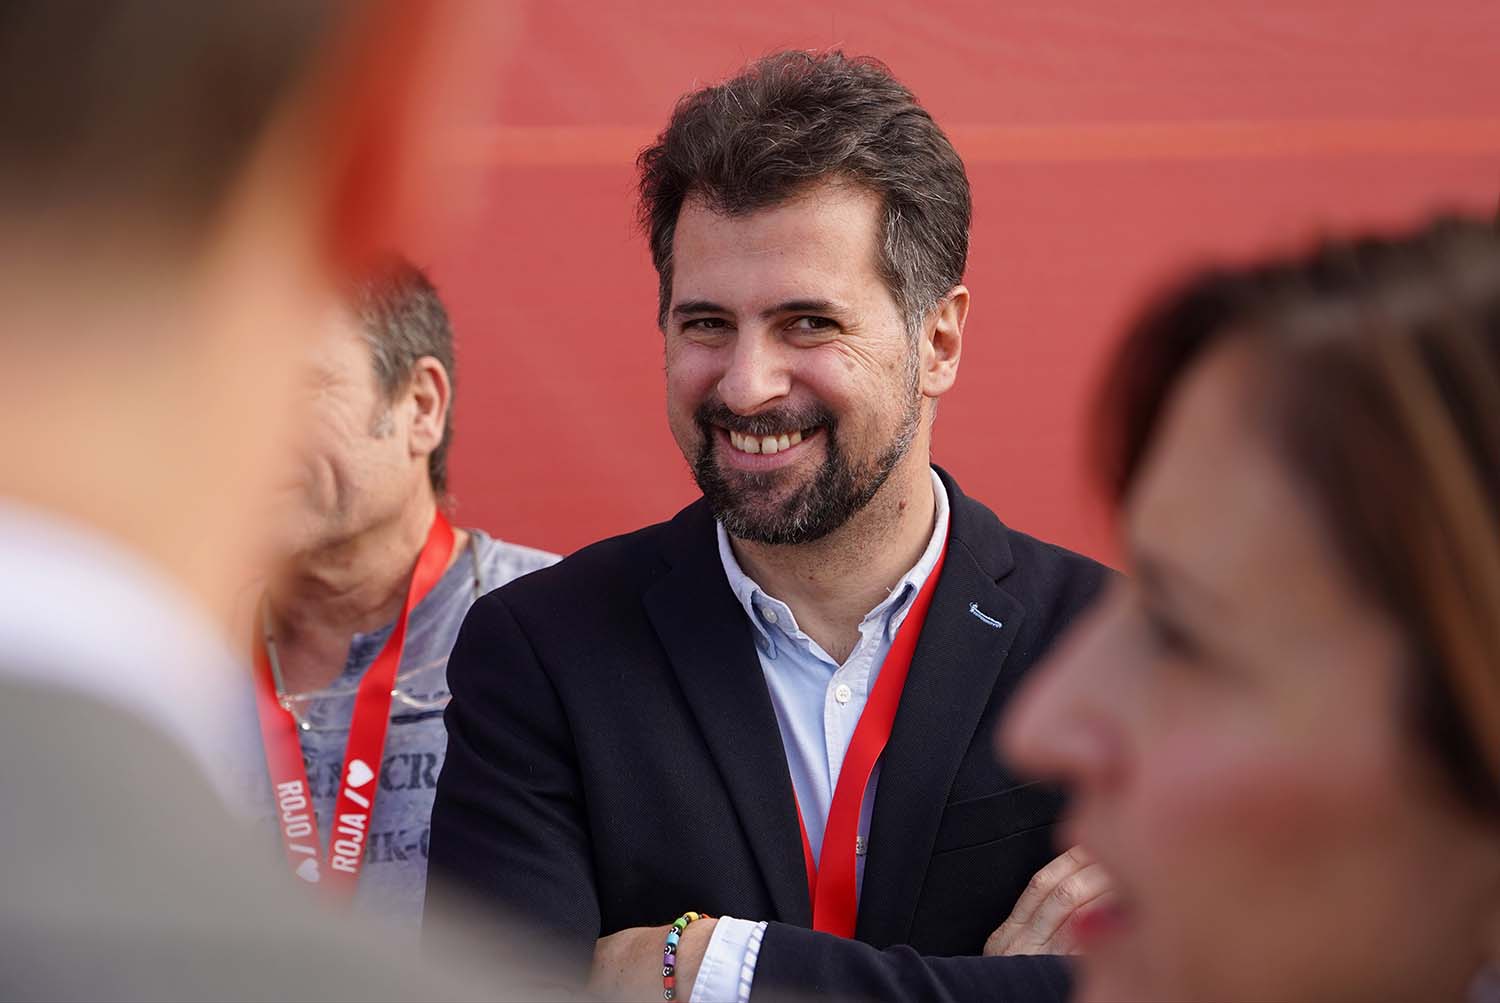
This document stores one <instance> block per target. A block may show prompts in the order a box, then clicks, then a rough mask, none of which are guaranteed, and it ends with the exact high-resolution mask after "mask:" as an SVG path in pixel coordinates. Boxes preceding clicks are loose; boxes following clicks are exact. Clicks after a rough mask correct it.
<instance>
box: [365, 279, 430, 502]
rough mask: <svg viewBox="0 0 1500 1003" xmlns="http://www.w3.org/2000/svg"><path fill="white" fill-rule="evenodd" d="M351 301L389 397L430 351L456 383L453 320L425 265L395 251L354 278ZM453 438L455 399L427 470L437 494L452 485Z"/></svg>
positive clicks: (398, 388) (401, 388) (377, 377)
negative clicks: (451, 455)
mask: <svg viewBox="0 0 1500 1003" xmlns="http://www.w3.org/2000/svg"><path fill="white" fill-rule="evenodd" d="M348 303H349V307H350V309H351V310H352V311H353V313H354V316H355V319H356V320H358V321H359V326H360V329H361V330H362V331H363V332H364V335H365V339H366V340H367V341H368V342H369V344H370V354H371V356H372V358H373V359H374V363H375V377H376V379H377V380H378V381H379V383H380V389H381V390H382V392H384V394H385V396H386V399H387V400H391V399H394V398H395V396H396V395H397V394H398V393H400V392H401V391H402V390H403V389H405V388H406V386H407V385H408V384H409V383H410V382H411V378H412V367H413V366H414V365H416V362H417V360H418V359H420V358H422V357H423V356H427V355H430V356H432V357H433V358H434V359H437V360H438V361H439V362H441V363H442V364H443V368H444V369H445V370H447V373H448V382H449V384H450V385H456V384H457V374H456V373H455V371H454V364H453V326H452V324H451V323H450V322H449V320H448V311H447V310H446V309H445V308H444V307H443V301H442V299H441V298H439V296H438V292H437V289H436V288H435V287H434V286H433V284H432V282H431V281H429V280H428V278H427V276H426V275H425V274H423V272H422V270H421V269H419V268H417V267H416V266H415V265H413V264H412V263H411V262H409V261H407V260H406V259H404V258H401V257H398V256H395V255H391V256H388V257H386V258H383V259H381V260H379V261H376V262H372V263H370V264H368V265H367V266H366V267H365V268H363V269H362V270H361V271H360V273H359V275H358V277H357V278H355V280H354V281H353V282H352V283H350V287H349V290H348ZM452 438H453V405H452V402H451V401H450V402H449V405H448V414H447V416H446V418H445V419H444V423H443V441H442V442H441V443H439V444H438V447H437V449H435V450H433V451H432V454H431V455H430V456H429V457H428V459H427V473H428V477H429V479H430V480H431V481H432V490H433V491H434V493H436V494H437V496H438V498H439V500H441V499H442V498H443V496H444V495H445V494H446V492H447V490H448V444H449V442H450V441H451V440H452Z"/></svg>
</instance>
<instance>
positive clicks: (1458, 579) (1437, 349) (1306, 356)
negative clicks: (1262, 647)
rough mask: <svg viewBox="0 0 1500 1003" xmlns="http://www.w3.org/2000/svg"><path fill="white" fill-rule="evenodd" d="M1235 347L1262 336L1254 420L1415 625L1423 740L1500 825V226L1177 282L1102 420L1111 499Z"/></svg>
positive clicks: (1131, 345) (1397, 618)
mask: <svg viewBox="0 0 1500 1003" xmlns="http://www.w3.org/2000/svg"><path fill="white" fill-rule="evenodd" d="M1230 341H1236V342H1242V343H1245V344H1248V345H1250V346H1253V352H1254V357H1255V358H1256V371H1255V374H1254V376H1253V377H1252V379H1253V380H1254V383H1253V387H1254V390H1253V395H1252V396H1253V401H1252V403H1251V405H1250V409H1251V414H1250V415H1249V418H1250V420H1251V421H1253V422H1255V423H1256V424H1257V425H1258V426H1259V427H1260V428H1262V429H1263V431H1264V433H1265V435H1266V436H1267V441H1268V443H1269V444H1270V446H1271V448H1272V449H1273V450H1274V451H1275V452H1276V454H1277V455H1278V456H1279V457H1280V458H1281V459H1282V460H1283V462H1284V463H1285V464H1286V465H1287V468H1288V469H1289V471H1290V472H1291V473H1292V476H1293V479H1294V481H1295V482H1297V483H1298V484H1299V486H1300V487H1301V488H1302V490H1304V491H1305V492H1306V493H1307V496H1308V497H1309V499H1310V500H1311V501H1312V503H1313V504H1314V506H1315V510H1316V511H1318V512H1319V515H1320V517H1321V520H1322V523H1323V526H1324V529H1325V531H1326V532H1327V534H1328V536H1329V538H1330V539H1331V541H1332V543H1333V547H1334V552H1335V553H1336V554H1338V555H1339V557H1340V558H1341V560H1342V561H1343V562H1344V564H1345V566H1346V567H1347V568H1348V570H1349V572H1350V578H1351V579H1352V581H1353V582H1355V583H1356V588H1358V589H1361V590H1363V592H1364V593H1365V594H1366V596H1367V598H1368V599H1369V600H1371V601H1372V602H1373V603H1374V604H1375V605H1376V606H1377V608H1379V609H1381V610H1382V611H1383V612H1384V613H1385V614H1386V615H1387V616H1389V617H1390V618H1391V621H1392V622H1393V623H1394V624H1396V625H1397V626H1398V627H1399V628H1400V629H1401V631H1402V632H1403V634H1404V638H1405V642H1406V646H1407V665H1406V666H1405V670H1406V680H1407V685H1406V693H1407V696H1408V703H1407V705H1406V710H1407V712H1408V717H1409V722H1410V724H1411V726H1412V727H1413V729H1414V732H1415V734H1416V735H1417V736H1419V739H1420V741H1422V742H1423V743H1425V745H1426V746H1427V747H1428V748H1429V749H1430V750H1431V751H1432V752H1433V753H1434V754H1435V761H1436V763H1437V764H1439V766H1440V768H1441V771H1442V773H1443V774H1444V775H1445V776H1446V777H1447V778H1448V779H1449V780H1450V781H1451V786H1452V788H1453V790H1454V791H1455V792H1456V793H1457V794H1458V796H1459V797H1460V798H1461V799H1462V801H1463V803H1466V804H1468V805H1470V806H1471V807H1472V808H1474V809H1475V810H1477V811H1479V812H1481V813H1484V814H1486V815H1488V816H1490V817H1493V818H1500V234H1496V233H1495V232H1494V229H1493V227H1491V226H1489V225H1486V224H1484V223H1481V222H1479V221H1477V220H1474V221H1462V220H1457V219H1444V220H1439V221H1437V222H1435V223H1433V224H1432V225H1430V226H1428V227H1426V228H1424V229H1422V230H1420V231H1418V232H1416V233H1414V234H1412V235H1410V236H1405V237H1399V238H1394V239H1377V238H1366V239H1358V240H1353V241H1347V242H1343V241H1340V242H1330V243H1326V244H1323V245H1321V246H1319V247H1318V248H1316V249H1315V250H1313V251H1312V252H1311V253H1309V254H1307V255H1305V256H1300V257H1293V258H1288V259H1284V260H1279V261H1273V262H1271V263H1269V264H1264V265H1259V266H1255V267H1249V268H1243V269H1241V268H1231V269H1221V270H1210V271H1207V272H1204V273H1202V274H1199V275H1197V276H1196V277H1193V278H1191V279H1189V280H1188V281H1186V282H1185V283H1183V284H1182V285H1180V286H1178V287H1176V288H1174V289H1172V290H1171V291H1169V292H1168V293H1167V294H1166V295H1165V296H1164V297H1161V298H1160V299H1158V300H1157V301H1156V302H1155V303H1154V304H1152V305H1151V306H1150V307H1148V309H1147V310H1146V311H1145V312H1144V313H1143V315H1142V316H1141V317H1140V319H1139V320H1138V321H1137V322H1136V323H1135V325H1134V326H1133V328H1132V329H1131V331H1130V332H1129V333H1128V335H1127V336H1126V339H1125V341H1124V343H1123V345H1122V347H1121V348H1120V350H1119V353H1118V355H1117V357H1116V358H1115V360H1114V363H1113V371H1112V377H1111V378H1110V379H1109V380H1108V382H1107V384H1106V385H1107V386H1108V387H1109V388H1110V389H1109V391H1107V392H1106V395H1105V396H1104V398H1103V399H1102V406H1101V409H1100V413H1099V415H1098V418H1099V425H1098V433H1099V438H1098V443H1099V445H1100V447H1101V449H1102V452H1103V454H1104V455H1103V457H1102V460H1103V461H1104V462H1103V465H1102V469H1104V470H1106V471H1107V472H1108V476H1109V478H1110V484H1109V486H1110V488H1111V490H1112V492H1113V494H1114V495H1115V497H1116V499H1117V500H1118V501H1124V499H1125V498H1126V496H1127V495H1128V494H1129V492H1130V489H1131V486H1132V483H1133V481H1134V479H1135V477H1136V475H1137V474H1138V472H1139V471H1140V469H1141V466H1142V463H1143V461H1144V459H1145V454H1146V452H1147V450H1148V449H1149V446H1150V443H1151V440H1152V437H1153V433H1154V431H1155V430H1156V428H1157V425H1158V424H1159V422H1160V421H1161V420H1162V418H1163V415H1164V413H1165V411H1166V408H1167V406H1168V404H1169V402H1170V399H1171V397H1172V394H1173V391H1174V389H1176V387H1177V386H1178V384H1179V383H1180V382H1181V381H1182V380H1183V379H1184V377H1185V376H1186V375H1187V373H1188V372H1189V371H1190V370H1191V369H1192V368H1193V365H1194V363H1195V362H1197V361H1198V360H1200V359H1201V358H1203V357H1204V356H1205V354H1206V353H1208V352H1209V351H1211V350H1212V349H1213V348H1215V347H1216V346H1219V345H1221V344H1223V343H1226V342H1230Z"/></svg>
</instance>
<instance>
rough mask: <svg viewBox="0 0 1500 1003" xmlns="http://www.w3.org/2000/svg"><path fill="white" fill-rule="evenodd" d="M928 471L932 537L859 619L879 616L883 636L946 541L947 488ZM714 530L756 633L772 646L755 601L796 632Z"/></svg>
mask: <svg viewBox="0 0 1500 1003" xmlns="http://www.w3.org/2000/svg"><path fill="white" fill-rule="evenodd" d="M928 473H929V474H931V475H932V500H933V507H934V512H933V520H932V522H933V525H932V536H931V538H930V539H928V541H927V548H926V549H925V550H923V551H922V556H921V557H919V558H917V563H916V564H913V565H912V566H911V569H910V570H909V571H907V572H906V574H904V575H902V576H901V578H900V580H898V581H897V582H896V584H895V586H894V587H893V588H892V589H891V591H890V593H889V594H888V595H887V596H886V597H885V599H883V600H881V601H880V602H879V603H878V604H877V605H876V606H875V608H874V609H872V610H870V612H868V613H866V614H865V617H864V619H863V620H862V621H861V624H862V625H863V624H868V623H870V622H871V621H875V620H881V619H883V620H884V630H885V635H886V637H887V638H890V637H892V636H894V635H895V633H896V631H897V630H899V629H900V628H901V623H902V621H904V620H905V619H906V614H907V612H908V611H909V610H910V609H911V604H912V602H913V601H914V600H915V599H916V596H917V593H918V592H920V591H921V589H922V585H923V584H924V583H925V582H926V581H927V576H928V575H930V574H932V569H933V568H934V567H936V566H937V562H938V558H939V557H940V556H942V553H943V545H944V544H945V543H946V542H947V540H948V515H949V501H948V491H947V489H946V488H944V487H943V481H942V478H940V477H938V475H937V471H936V470H933V469H932V468H930V467H929V468H928ZM714 530H715V533H716V535H717V537H718V542H719V561H720V563H721V564H723V566H724V577H725V578H726V579H728V581H729V588H730V591H732V592H733V593H734V597H735V599H737V600H738V601H739V604H740V606H741V608H743V609H744V611H745V615H746V616H747V617H749V619H750V623H751V624H753V625H754V627H755V629H756V631H757V632H759V634H760V636H761V638H762V641H763V642H764V643H766V644H767V645H769V646H771V647H772V648H773V649H774V647H775V643H776V642H775V638H774V637H773V636H772V634H771V632H770V631H769V630H768V629H767V628H766V626H765V624H764V623H763V622H762V619H763V618H762V617H759V616H756V615H755V607H756V605H757V603H758V602H760V603H769V604H771V605H772V606H773V607H774V608H775V609H776V610H778V611H785V612H784V615H779V616H778V620H777V624H776V626H777V629H778V630H779V631H781V632H784V633H786V634H788V635H791V634H794V633H796V632H797V627H796V623H795V621H794V620H793V619H792V613H791V610H790V609H788V608H787V606H786V604H785V603H784V602H782V601H781V600H780V599H777V598H776V597H775V596H773V595H771V594H770V593H768V592H766V591H765V590H764V589H762V588H761V587H760V586H759V585H757V584H756V583H755V581H754V579H752V578H751V577H750V576H749V575H747V574H745V571H744V569H743V568H741V567H740V562H739V560H738V559H737V558H736V557H735V556H734V548H733V547H731V546H730V543H729V533H728V532H727V531H726V530H725V529H724V524H723V523H722V522H717V521H716V522H715V523H714Z"/></svg>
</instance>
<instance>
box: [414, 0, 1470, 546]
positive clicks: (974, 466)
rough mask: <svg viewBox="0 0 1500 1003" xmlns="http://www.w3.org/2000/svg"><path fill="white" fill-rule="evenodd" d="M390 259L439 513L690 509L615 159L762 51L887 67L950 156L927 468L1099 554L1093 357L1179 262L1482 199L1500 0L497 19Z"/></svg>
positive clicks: (639, 253)
mask: <svg viewBox="0 0 1500 1003" xmlns="http://www.w3.org/2000/svg"><path fill="white" fill-rule="evenodd" d="M508 18H509V31H508V36H509V37H508V39H507V40H506V43H505V44H504V45H502V46H500V47H499V48H498V49H497V51H496V52H495V53H494V58H493V60H492V63H491V67H492V74H491V75H490V77H489V78H488V79H486V80H485V81H484V87H485V88H489V87H491V86H493V95H490V94H488V93H486V94H483V95H479V98H480V99H479V100H476V101H475V102H473V104H474V107H475V108H476V109H477V110H476V111H473V112H466V120H465V121H464V122H463V123H462V124H461V125H460V126H459V127H457V128H456V130H455V131H454V133H453V135H452V137H451V142H448V143H446V144H445V147H444V149H445V153H444V159H443V162H442V164H441V170H440V172H439V176H440V181H439V183H440V184H442V185H443V187H444V191H445V193H447V194H452V193H461V195H460V196H459V198H460V202H459V210H460V211H459V214H458V215H459V219H458V222H459V227H458V231H457V238H458V239H456V240H455V239H452V236H453V235H452V234H449V239H447V240H445V241H443V242H441V243H439V242H437V241H435V240H434V241H430V242H428V244H429V245H430V246H423V241H422V240H420V239H418V240H417V241H416V242H415V244H414V246H413V247H411V248H409V250H410V252H411V253H412V255H413V257H415V258H416V259H417V260H418V262H419V263H421V264H424V265H425V266H427V267H428V268H429V269H430V271H431V273H432V275H433V278H434V280H435V281H436V282H437V283H438V285H439V287H440V289H441V290H442V291H443V293H444V296H445V298H446V299H447V301H448V303H449V305H450V308H451V312H452V314H453V318H454V322H455V326H456V330H457V332H458V338H459V367H458V368H459V373H458V378H459V389H458V403H457V440H456V442H455V445H454V458H453V485H454V489H455V494H456V496H457V500H458V514H459V517H460V518H461V520H462V521H463V522H464V523H466V524H471V525H479V526H483V527H485V528H487V529H489V530H490V531H491V532H493V533H495V534H497V535H500V536H503V537H505V538H507V539H511V540H515V541H518V542H524V543H529V544H533V545H536V546H542V547H547V548H551V549H555V550H559V551H564V552H566V551H570V550H573V549H576V548H577V547H579V546H581V545H583V544H585V543H588V542H590V541H591V540H594V539H598V538H600V537H603V536H607V535H610V534H614V533H619V532H623V531H627V530H630V529H633V528H636V527H639V526H642V525H645V524H646V523H649V522H654V521H657V520H660V519H663V518H666V517H668V516H669V515H671V514H672V513H673V512H675V511H676V510H677V508H679V507H680V506H681V505H683V504H685V503H686V502H688V501H689V500H691V499H692V498H693V497H695V494H696V493H695V491H694V489H693V486H692V482H691V479H690V478H689V476H688V474H687V470H686V466H685V464H684V463H683V461H682V458H681V456H680V455H679V454H678V452H677V450H676V447H675V446H674V444H673V442H672V439H671V437H670V435H669V434H668V432H667V429H666V424H665V421H664V418H663V403H662V389H661V344H660V335H659V334H658V333H657V331H656V329H655V324H654V311H655V277H654V274H653V273H652V270H651V266H650V261H649V258H648V256H647V252H646V248H645V243H644V240H643V239H642V238H641V237H640V235H639V234H638V233H637V232H636V230H635V227H634V215H633V213H634V202H633V191H632V186H633V183H634V172H633V166H632V162H633V159H634V156H635V153H636V152H637V151H638V150H639V149H640V148H641V147H642V146H644V145H646V143H648V142H649V141H650V139H651V138H652V137H653V136H654V134H655V133H656V132H657V131H658V130H659V129H660V128H661V127H662V125H663V124H664V123H665V121H666V118H667V116H668V113H669V112H670V110H671V107H672V104H673V102H674V101H675V100H676V98H677V97H678V95H679V94H681V93H682V92H684V91H685V90H688V89H690V88H692V87H694V86H695V85H699V84H703V83H707V82H711V81H714V80H717V79H721V78H722V77H724V76H727V75H729V74H731V73H732V72H734V71H735V70H736V69H737V68H738V67H740V66H741V65H742V64H743V63H744V62H745V61H747V60H749V59H751V58H754V57H755V56H758V55H761V54H764V53H766V52H768V51H771V50H774V49H777V48H784V47H796V48H822V47H830V46H837V47H841V48H843V49H845V50H846V51H849V52H851V53H861V54H869V55H875V56H878V57H880V58H881V59H883V60H885V61H886V62H887V63H888V64H889V65H890V66H891V67H892V68H893V70H894V71H895V73H896V74H897V76H898V77H900V78H901V79H902V80H903V81H905V82H906V83H907V84H908V85H909V86H910V87H911V88H912V89H913V90H914V91H915V92H916V93H917V95H918V97H919V98H920V99H921V100H922V101H923V102H924V104H925V105H926V106H927V107H928V108H929V110H931V111H932V113H933V114H934V116H935V117H936V118H937V120H938V122H939V123H940V124H941V125H943V127H944V128H945V129H946V130H947V131H948V132H949V135H950V136H951V137H952V138H953V140H954V142H955V145H956V146H957V147H958V149H959V152H960V153H961V154H962V155H963V156H964V158H965V161H966V163H967V164H968V168H969V173H970V178H971V181H972V183H973V188H974V202H975V225H974V232H973V240H972V245H971V253H970V259H969V272H968V275H967V283H968V285H969V287H970V289H971V290H972V291H973V295H974V302H973V310H972V312H971V314H970V318H969V325H968V331H967V335H968V336H967V338H966V340H965V346H964V347H965V351H964V358H963V365H962V369H961V372H960V376H959V385H958V388H957V389H956V391H955V392H954V393H953V394H952V395H951V396H950V397H948V398H946V399H945V400H944V403H943V409H942V414H941V416H940V418H939V421H938V426H937V432H936V443H935V454H936V458H937V460H938V462H940V463H942V464H944V465H945V466H947V467H948V468H949V469H950V470H952V471H953V473H954V474H955V475H956V476H957V477H958V478H959V480H960V482H961V483H962V484H963V485H964V487H965V489H966V491H968V492H969V493H970V494H972V495H975V496H976V497H978V498H981V499H983V500H984V501H986V502H987V503H989V504H990V505H991V506H992V507H993V508H994V509H995V510H996V511H998V512H999V513H1000V515H1001V517H1002V518H1003V519H1005V520H1006V521H1007V522H1009V523H1010V524H1011V525H1013V526H1017V527H1020V528H1024V529H1026V530H1028V531H1030V532H1033V533H1036V534H1038V535H1041V536H1044V537H1047V538H1051V539H1054V540H1057V541H1059V542H1061V543H1064V544H1066V545H1069V546H1072V547H1075V548H1078V549H1081V550H1084V551H1086V552H1089V553H1092V554H1095V555H1097V556H1100V557H1103V558H1105V559H1110V558H1112V557H1113V556H1114V547H1113V544H1112V541H1111V537H1110V528H1109V523H1108V518H1107V513H1106V512H1105V511H1104V508H1103V506H1102V503H1101V502H1100V500H1099V497H1098V494H1097V492H1096V490H1095V488H1094V485H1093V482H1092V480H1091V478H1090V474H1089V472H1088V470H1087V468H1086V463H1085V460H1086V456H1085V450H1084V448H1083V447H1084V429H1085V418H1086V412H1087V406H1088V402H1089V399H1090V394H1091V391H1092V388H1093V385H1094V381H1095V380H1096V379H1097V375H1098V371H1099V366H1100V364H1101V362H1102V360H1103V358H1104V355H1105V353H1106V351H1107V349H1108V347H1109V345H1110V343H1111V341H1112V339H1113V338H1114V337H1115V336H1116V335H1117V334H1118V331H1119V329H1120V326H1121V323H1122V321H1123V318H1125V317H1126V316H1127V315H1128V313H1129V311H1130V310H1131V309H1133V308H1134V307H1135V306H1137V305H1138V304H1139V303H1140V301H1141V299H1142V298H1143V296H1144V295H1145V294H1146V293H1147V292H1148V291H1149V290H1150V289H1152V288H1153V287H1154V286H1155V285H1156V284H1157V283H1159V282H1160V281H1162V280H1163V279H1164V278H1165V277H1167V276H1170V275H1172V274H1173V273H1174V272H1176V271H1177V270H1179V269H1180V268H1183V267H1186V266H1189V265H1192V264H1194V263H1199V262H1202V261H1204V260H1206V259H1209V258H1214V257H1225V256H1231V257H1238V256H1242V255H1245V254H1248V253H1255V252H1258V251H1261V250H1264V249H1268V248H1277V247H1286V246H1288V245H1294V244H1297V243H1301V242H1303V241H1305V240H1308V239H1310V238H1311V237H1313V236H1315V235H1317V234H1319V233H1322V232H1326V231H1328V230H1333V229H1344V228H1348V227H1351V226H1356V225H1379V226H1388V225H1398V224H1401V223H1405V222H1409V221H1413V220H1415V219H1417V218H1419V217H1420V216H1421V215H1422V214H1424V213H1427V212H1429V211H1431V210H1434V209H1438V208H1450V209H1460V210H1469V211H1478V212H1483V213H1487V214H1488V213H1492V212H1493V211H1494V209H1495V206H1496V202H1497V199H1500V107H1497V104H1496V100H1497V98H1500V3H1495V2H1493V0H1473V2H1469V0H1462V2H1460V0H1448V2H1427V3H1414V2H1411V0H1315V2H1309V0H1300V2H1279V0H1278V2H1271V0H1265V2H1242V0H1235V2H1225V0H1215V2H1211V3H1208V2H1202V0H1149V2H1148V0H1138V2H1131V3H1122V2H1117V0H1111V2H1102V0H1095V2H1088V3H1079V2H1032V3H1000V2H995V3H983V2H972V3H949V2H944V3H927V4H923V5H921V6H918V5H917V4H914V3H898V2H893V0H879V2H866V3H842V2H841V3H808V2H785V0H776V2H754V3H752V2H740V3H705V2H703V0H657V2H644V0H637V2H628V0H618V2H613V3H608V2H602V0H601V2H566V0H532V2H524V3H517V4H514V5H512V6H511V8H510V9H509V13H508Z"/></svg>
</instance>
